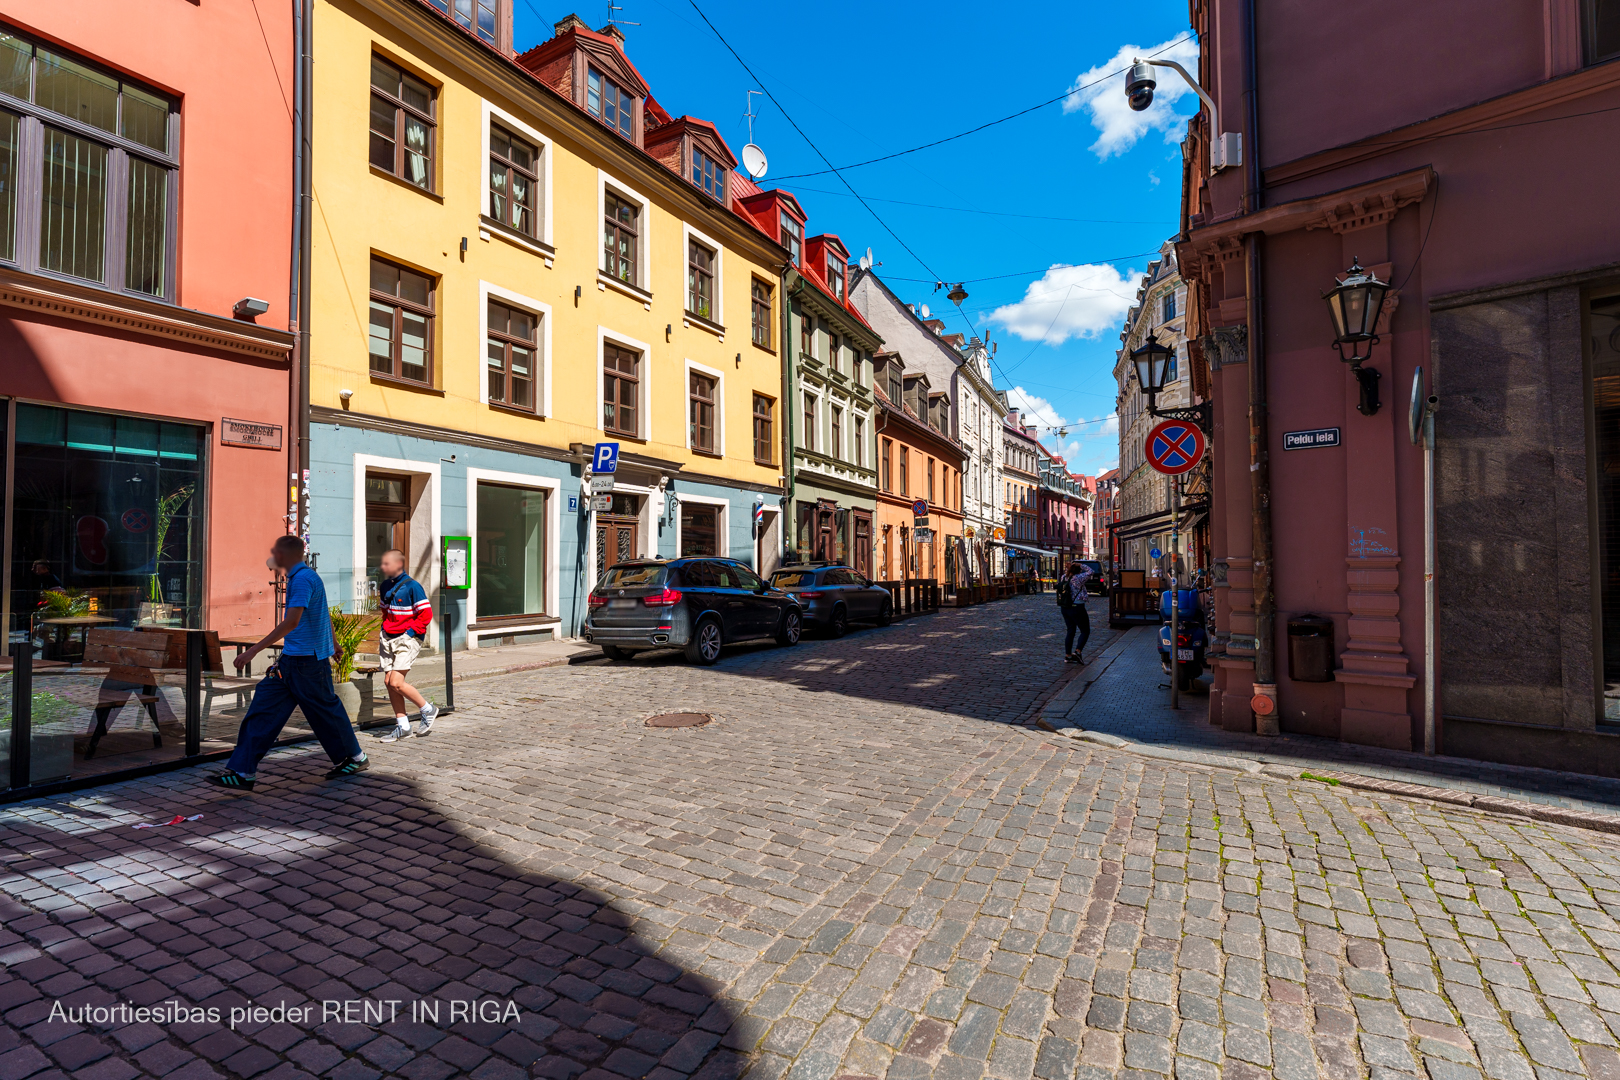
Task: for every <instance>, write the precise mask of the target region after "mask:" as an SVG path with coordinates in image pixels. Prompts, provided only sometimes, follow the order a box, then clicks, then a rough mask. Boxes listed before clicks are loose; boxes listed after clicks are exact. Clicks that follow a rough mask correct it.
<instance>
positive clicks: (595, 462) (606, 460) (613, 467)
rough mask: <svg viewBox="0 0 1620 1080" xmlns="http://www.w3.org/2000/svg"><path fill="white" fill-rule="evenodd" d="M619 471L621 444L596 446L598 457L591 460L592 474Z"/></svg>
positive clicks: (599, 444) (601, 443) (598, 444)
mask: <svg viewBox="0 0 1620 1080" xmlns="http://www.w3.org/2000/svg"><path fill="white" fill-rule="evenodd" d="M618 471H619V444H618V443H616V442H599V443H597V444H596V456H595V457H593V458H592V459H591V472H593V473H610V472H618Z"/></svg>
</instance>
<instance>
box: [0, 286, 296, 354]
mask: <svg viewBox="0 0 1620 1080" xmlns="http://www.w3.org/2000/svg"><path fill="white" fill-rule="evenodd" d="M0 307H8V308H20V309H22V310H24V311H31V312H33V313H35V314H37V315H48V316H51V317H53V318H58V319H69V320H72V321H73V322H83V323H92V324H95V325H97V326H104V327H107V328H108V329H112V330H122V331H124V332H126V333H131V334H144V335H148V336H151V337H161V338H168V339H170V340H171V341H182V342H185V343H186V344H188V345H195V346H197V347H199V348H204V349H223V350H225V351H227V352H235V353H242V354H244V355H247V356H252V357H257V358H258V359H261V360H271V361H275V362H277V363H287V362H288V359H289V358H290V357H291V355H292V347H293V335H292V334H291V333H289V332H288V331H286V330H273V329H271V328H269V327H266V326H255V325H254V324H253V323H247V322H242V321H240V320H237V319H227V318H222V317H221V316H218V315H210V314H208V313H207V312H203V311H193V310H191V309H190V308H182V307H174V306H171V305H169V304H161V303H158V302H156V301H150V300H139V299H137V298H135V297H131V296H124V295H122V294H118V293H111V292H104V291H102V290H100V289H95V288H91V287H89V286H85V285H75V284H73V283H71V282H65V281H57V280H55V279H54V278H43V277H36V276H34V275H32V274H24V273H22V272H20V271H16V270H7V269H4V268H0Z"/></svg>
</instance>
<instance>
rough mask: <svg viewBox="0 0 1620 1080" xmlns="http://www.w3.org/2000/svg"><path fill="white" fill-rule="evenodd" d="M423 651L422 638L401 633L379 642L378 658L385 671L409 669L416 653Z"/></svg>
mask: <svg viewBox="0 0 1620 1080" xmlns="http://www.w3.org/2000/svg"><path fill="white" fill-rule="evenodd" d="M421 651H422V639H421V638H419V637H411V636H410V635H409V634H401V635H399V636H398V637H384V638H382V639H380V640H379V641H378V643H377V658H378V660H379V662H380V666H381V667H382V670H383V672H384V673H385V674H386V673H387V672H390V671H409V670H411V663H412V662H413V661H414V660H415V659H416V654H417V653H419V652H421Z"/></svg>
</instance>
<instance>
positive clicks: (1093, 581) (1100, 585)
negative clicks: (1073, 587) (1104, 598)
mask: <svg viewBox="0 0 1620 1080" xmlns="http://www.w3.org/2000/svg"><path fill="white" fill-rule="evenodd" d="M1079 563H1080V565H1081V566H1085V567H1089V568H1090V570H1091V577H1089V578H1087V579H1086V592H1088V593H1091V594H1092V595H1093V596H1101V595H1103V594H1104V593H1106V592H1107V591H1108V577H1107V575H1105V574H1104V573H1103V565H1102V563H1101V562H1100V561H1098V560H1097V559H1080V560H1079Z"/></svg>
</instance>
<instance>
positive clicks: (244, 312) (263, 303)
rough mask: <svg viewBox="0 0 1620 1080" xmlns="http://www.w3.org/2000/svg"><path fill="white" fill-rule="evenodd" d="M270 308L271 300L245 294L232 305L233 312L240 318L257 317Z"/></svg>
mask: <svg viewBox="0 0 1620 1080" xmlns="http://www.w3.org/2000/svg"><path fill="white" fill-rule="evenodd" d="M269 310H270V301H268V300H259V299H256V298H255V297H252V296H244V297H242V299H240V300H238V301H237V302H236V303H235V304H233V305H232V306H231V314H232V315H235V316H236V317H237V318H238V319H257V318H258V317H259V316H260V315H263V314H264V313H265V312H267V311H269Z"/></svg>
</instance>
